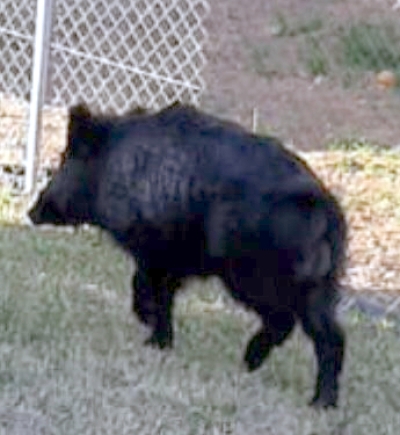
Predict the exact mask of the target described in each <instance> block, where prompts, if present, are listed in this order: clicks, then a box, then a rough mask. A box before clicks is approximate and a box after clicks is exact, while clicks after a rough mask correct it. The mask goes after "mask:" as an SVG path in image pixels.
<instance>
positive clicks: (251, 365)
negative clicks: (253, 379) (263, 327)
mask: <svg viewBox="0 0 400 435" xmlns="http://www.w3.org/2000/svg"><path fill="white" fill-rule="evenodd" d="M270 350H271V346H270V344H269V343H268V340H267V336H266V334H265V332H264V331H261V332H259V333H258V334H256V335H255V336H254V337H253V338H252V339H251V340H250V342H249V344H248V346H247V349H246V354H245V357H244V363H245V365H246V368H247V371H249V372H253V371H255V370H257V369H258V368H260V367H261V365H262V363H263V362H264V360H265V359H266V358H267V356H268V354H269V352H270Z"/></svg>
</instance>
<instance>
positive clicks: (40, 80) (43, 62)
mask: <svg viewBox="0 0 400 435" xmlns="http://www.w3.org/2000/svg"><path fill="white" fill-rule="evenodd" d="M52 6H53V0H38V2H37V9H36V34H35V42H34V43H35V46H34V48H35V53H34V59H33V67H32V87H31V96H30V107H29V129H28V140H27V145H26V160H25V193H27V194H30V193H31V192H32V190H33V188H34V185H35V176H36V160H37V155H36V154H37V150H38V146H37V145H38V142H39V138H40V128H41V119H42V118H41V116H42V107H43V99H44V86H45V84H46V80H47V65H48V58H49V52H50V38H51V33H50V32H51V21H52V9H53V7H52Z"/></svg>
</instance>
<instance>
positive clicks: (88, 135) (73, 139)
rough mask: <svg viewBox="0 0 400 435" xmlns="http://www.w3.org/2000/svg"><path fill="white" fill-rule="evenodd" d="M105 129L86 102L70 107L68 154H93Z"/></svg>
mask: <svg viewBox="0 0 400 435" xmlns="http://www.w3.org/2000/svg"><path fill="white" fill-rule="evenodd" d="M103 133H104V132H103V129H102V126H101V124H100V123H99V122H98V121H96V119H95V118H94V117H93V115H92V113H91V112H90V110H89V108H88V107H87V105H86V104H84V103H80V104H77V105H75V106H72V107H71V108H70V109H69V119H68V144H67V149H68V154H69V155H71V156H72V157H77V158H84V159H86V158H89V157H91V156H93V155H94V154H95V153H96V152H97V150H98V148H99V145H100V143H101V141H102V138H103V136H104V135H103Z"/></svg>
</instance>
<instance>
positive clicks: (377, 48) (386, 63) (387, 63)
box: [340, 22, 400, 72]
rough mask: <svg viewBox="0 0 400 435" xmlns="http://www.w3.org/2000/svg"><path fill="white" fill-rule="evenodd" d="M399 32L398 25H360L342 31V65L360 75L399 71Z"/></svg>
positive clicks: (362, 23)
mask: <svg viewBox="0 0 400 435" xmlns="http://www.w3.org/2000/svg"><path fill="white" fill-rule="evenodd" d="M399 44H400V32H399V30H398V26H397V24H396V25H395V24H392V23H390V22H383V23H381V24H370V23H367V22H360V23H356V24H353V25H351V26H349V27H348V28H346V29H343V32H342V35H341V37H340V50H341V56H342V62H343V64H344V65H345V66H347V67H349V68H352V69H355V70H361V71H375V72H378V71H381V70H384V69H390V70H393V71H399V69H400V45H399Z"/></svg>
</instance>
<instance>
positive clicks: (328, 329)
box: [299, 284, 345, 408]
mask: <svg viewBox="0 0 400 435" xmlns="http://www.w3.org/2000/svg"><path fill="white" fill-rule="evenodd" d="M329 286H330V285H329V284H327V288H326V289H324V288H315V289H314V290H313V291H311V292H310V293H309V295H308V297H307V300H306V301H305V304H304V307H302V309H301V310H300V313H299V314H300V317H301V321H302V325H303V329H304V332H305V333H306V334H307V335H308V336H309V337H310V338H311V339H312V340H313V342H314V347H315V352H316V356H317V361H318V373H317V380H316V386H315V393H314V397H313V399H312V400H311V402H310V405H312V406H314V407H321V408H327V407H335V406H337V399H338V390H339V386H338V377H339V374H340V372H341V370H342V365H343V358H344V348H345V337H344V333H343V331H342V330H341V328H340V326H339V324H338V323H337V321H336V320H335V313H334V305H333V303H332V302H331V301H330V299H331V296H330V295H331V294H332V295H333V294H334V293H335V291H334V289H331V288H330V287H329Z"/></svg>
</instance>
